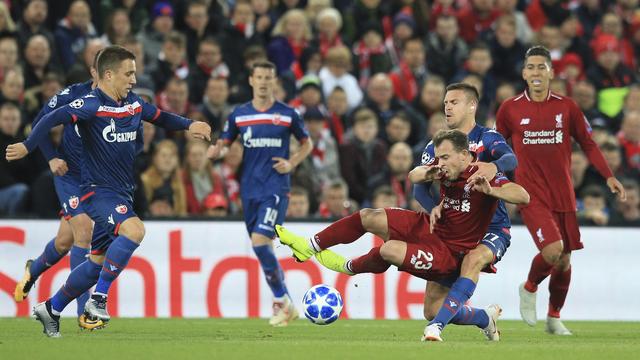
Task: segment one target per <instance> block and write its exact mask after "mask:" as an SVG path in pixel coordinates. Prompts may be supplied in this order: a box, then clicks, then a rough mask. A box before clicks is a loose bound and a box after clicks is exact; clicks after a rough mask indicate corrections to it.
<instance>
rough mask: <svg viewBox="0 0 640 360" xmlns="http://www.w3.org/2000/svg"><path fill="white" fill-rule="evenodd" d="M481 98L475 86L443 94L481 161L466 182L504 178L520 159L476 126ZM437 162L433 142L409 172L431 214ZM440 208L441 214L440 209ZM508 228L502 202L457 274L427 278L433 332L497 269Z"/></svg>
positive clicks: (452, 123)
mask: <svg viewBox="0 0 640 360" xmlns="http://www.w3.org/2000/svg"><path fill="white" fill-rule="evenodd" d="M478 101H479V94H478V91H477V89H476V88H475V87H473V86H472V85H469V84H465V83H454V84H451V85H449V86H447V90H446V94H445V98H444V111H445V115H446V122H447V127H448V128H449V129H458V130H460V131H462V132H463V133H465V134H467V137H468V138H469V150H471V151H473V152H475V153H476V155H477V157H478V160H479V161H478V162H475V163H474V165H475V166H477V167H478V170H477V171H476V172H475V173H474V174H473V175H472V176H471V177H470V178H469V180H467V182H468V183H471V182H473V181H474V180H475V179H476V178H477V177H480V176H484V177H486V178H487V179H493V178H494V177H495V176H496V174H498V176H500V177H501V176H503V174H504V173H506V172H507V171H513V170H514V169H515V167H516V166H517V163H518V162H517V160H516V157H515V155H514V154H513V151H512V150H511V148H510V147H509V145H507V143H506V141H505V140H504V138H503V137H502V135H500V134H499V133H498V132H496V131H495V130H492V129H489V128H486V127H483V126H480V125H478V124H476V120H475V116H476V109H477V106H478ZM434 164H436V157H435V152H434V145H433V142H430V143H429V144H428V145H427V146H426V148H425V150H424V152H423V154H422V164H421V166H418V167H416V168H415V169H414V170H413V171H411V173H409V179H410V180H411V181H412V182H413V183H414V184H415V194H416V199H417V200H418V202H420V204H421V205H422V206H423V207H424V208H425V209H426V210H427V211H429V212H431V211H432V208H433V207H434V206H433V205H434V201H433V199H432V198H431V196H430V195H429V188H430V185H431V181H430V180H429V179H426V178H425V174H426V173H427V172H428V171H429V167H430V166H432V165H434ZM437 211H438V212H437V213H439V212H440V211H441V209H438V210H437ZM510 228H511V221H510V220H509V215H508V214H507V209H506V208H505V206H504V202H503V201H502V200H500V201H498V208H497V210H496V212H495V214H494V216H493V219H492V220H491V224H490V225H489V228H488V230H487V233H486V234H485V235H484V237H483V238H482V241H480V243H479V244H478V246H477V247H475V248H474V249H472V250H470V251H469V252H468V253H467V254H466V255H465V256H464V259H463V261H462V265H461V268H460V275H459V277H458V276H453V277H451V278H448V279H444V280H441V281H429V282H427V285H426V289H425V300H424V314H425V317H426V318H427V319H428V320H430V323H429V324H430V325H431V326H432V328H431V329H430V332H431V333H436V332H438V333H439V332H441V331H442V330H443V329H444V327H445V326H446V325H447V324H448V323H449V322H450V321H452V320H453V321H454V323H455V321H457V319H458V318H457V317H456V314H457V313H458V310H459V309H461V308H462V307H463V306H464V304H465V303H466V302H467V300H469V298H471V296H472V295H473V292H474V291H475V288H476V284H477V283H478V279H479V277H480V272H481V271H482V270H483V269H485V271H487V272H495V268H494V267H493V264H495V263H497V262H498V261H500V259H501V258H502V257H503V256H504V254H505V253H506V251H507V248H508V247H509V245H510V240H511V235H510V232H509V230H510ZM431 338H436V337H435V336H432V337H431Z"/></svg>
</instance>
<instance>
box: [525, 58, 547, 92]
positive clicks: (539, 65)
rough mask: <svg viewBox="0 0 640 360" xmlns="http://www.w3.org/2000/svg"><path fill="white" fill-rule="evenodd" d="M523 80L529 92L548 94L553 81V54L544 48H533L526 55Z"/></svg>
mask: <svg viewBox="0 0 640 360" xmlns="http://www.w3.org/2000/svg"><path fill="white" fill-rule="evenodd" d="M522 78H523V79H524V80H525V81H526V82H527V86H528V87H529V92H536V93H546V92H547V91H548V90H549V83H550V82H551V79H553V68H552V67H551V54H550V53H549V50H547V48H545V47H544V46H533V47H530V48H529V50H527V53H526V54H525V55H524V67H523V68H522Z"/></svg>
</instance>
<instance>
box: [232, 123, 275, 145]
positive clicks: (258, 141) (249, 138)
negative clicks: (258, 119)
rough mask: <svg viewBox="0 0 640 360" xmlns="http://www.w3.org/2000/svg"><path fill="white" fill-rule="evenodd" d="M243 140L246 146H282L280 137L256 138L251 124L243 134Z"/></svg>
mask: <svg viewBox="0 0 640 360" xmlns="http://www.w3.org/2000/svg"><path fill="white" fill-rule="evenodd" d="M242 142H243V144H244V147H245V148H263V147H281V146H282V139H280V138H254V137H253V131H252V130H251V126H249V127H248V128H247V131H245V132H244V134H242Z"/></svg>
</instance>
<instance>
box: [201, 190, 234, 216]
mask: <svg viewBox="0 0 640 360" xmlns="http://www.w3.org/2000/svg"><path fill="white" fill-rule="evenodd" d="M203 205H204V214H203V215H204V216H208V217H213V218H224V217H226V216H227V215H228V214H229V202H228V201H227V199H226V198H225V197H224V196H223V195H221V194H218V193H211V194H209V195H208V196H207V197H206V198H205V199H204V204H203Z"/></svg>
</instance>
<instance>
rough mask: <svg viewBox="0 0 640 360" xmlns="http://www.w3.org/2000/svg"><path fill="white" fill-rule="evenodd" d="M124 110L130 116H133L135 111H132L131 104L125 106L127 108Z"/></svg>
mask: <svg viewBox="0 0 640 360" xmlns="http://www.w3.org/2000/svg"><path fill="white" fill-rule="evenodd" d="M125 108H126V109H127V112H128V113H129V114H131V115H133V114H135V111H134V110H133V105H131V104H127V106H125Z"/></svg>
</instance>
